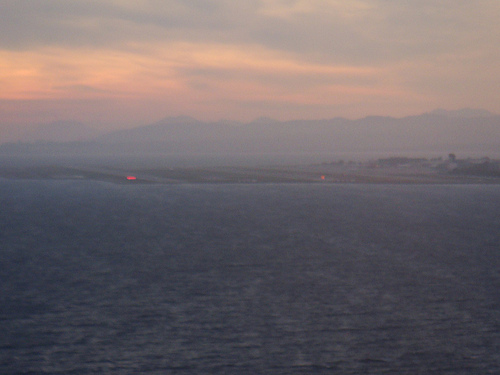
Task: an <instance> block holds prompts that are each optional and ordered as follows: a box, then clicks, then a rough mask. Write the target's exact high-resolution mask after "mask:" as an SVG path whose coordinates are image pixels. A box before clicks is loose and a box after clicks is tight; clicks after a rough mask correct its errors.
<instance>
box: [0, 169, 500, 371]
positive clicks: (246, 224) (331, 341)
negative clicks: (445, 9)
mask: <svg viewBox="0 0 500 375" xmlns="http://www.w3.org/2000/svg"><path fill="white" fill-rule="evenodd" d="M0 373H1V374H450V375H451V374H499V373H500V185H363V184H321V183H318V184H179V185H160V184H156V185H154V184H144V185H141V184H129V185H127V184H112V183H106V182H98V181H88V180H8V179H1V180H0Z"/></svg>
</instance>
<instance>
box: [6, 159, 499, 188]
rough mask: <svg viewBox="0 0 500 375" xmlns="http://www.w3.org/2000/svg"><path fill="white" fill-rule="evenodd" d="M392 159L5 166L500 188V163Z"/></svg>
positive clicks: (227, 179) (132, 177)
mask: <svg viewBox="0 0 500 375" xmlns="http://www.w3.org/2000/svg"><path fill="white" fill-rule="evenodd" d="M467 160H468V161H466V162H465V161H464V162H461V161H460V160H456V159H448V160H444V161H443V160H442V159H436V160H432V161H428V160H426V159H408V158H388V159H379V160H377V161H370V162H363V163H357V162H348V163H344V162H342V161H337V162H325V163H321V164H310V165H293V166H269V167H241V166H234V167H231V166H227V167H220V166H218V167H197V168H195V167H193V168H170V167H157V166H156V167H154V168H149V167H147V166H146V167H135V168H124V167H116V166H95V165H93V166H81V165H79V166H63V165H43V166H9V167H6V166H3V167H2V166H0V177H2V178H9V179H32V180H33V179H51V180H96V181H107V182H112V183H122V184H146V183H150V184H151V183H155V184H184V183H211V184H225V183H363V184H500V163H499V162H498V161H491V160H489V159H488V160H486V159H480V160H470V159H467Z"/></svg>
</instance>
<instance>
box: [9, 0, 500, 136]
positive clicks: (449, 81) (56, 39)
mask: <svg viewBox="0 0 500 375" xmlns="http://www.w3.org/2000/svg"><path fill="white" fill-rule="evenodd" d="M499 20H500V1H498V0H474V1H471V0H418V1H415V0H349V1H346V0H142V1H136V0H0V87H1V90H0V123H4V124H7V123H16V124H25V123H30V122H49V121H56V120H66V119H72V120H78V121H83V122H85V123H87V124H89V125H93V126H103V127H120V126H126V127H130V126H132V125H141V124H146V123H148V122H151V121H156V120H159V119H160V118H162V117H165V116H177V115H190V116H193V117H196V118H198V119H200V120H218V119H223V118H224V119H232V120H243V121H247V120H251V119H253V118H256V117H259V116H269V117H273V118H277V119H280V120H285V119H292V118H305V119H314V118H330V117H336V116H343V117H348V118H360V117H364V116H366V115H370V114H377V115H392V116H405V115H411V114H418V113H421V112H425V111H429V110H432V109H434V108H438V107H441V108H446V109H457V108H461V107H477V108H485V109H488V110H490V111H493V112H498V107H499V104H500V94H499V91H500V90H499V87H500V47H499V46H500V26H499Z"/></svg>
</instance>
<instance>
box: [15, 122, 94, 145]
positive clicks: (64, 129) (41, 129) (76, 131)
mask: <svg viewBox="0 0 500 375" xmlns="http://www.w3.org/2000/svg"><path fill="white" fill-rule="evenodd" d="M99 133H100V132H99V131H97V130H96V129H93V128H91V127H90V126H88V125H85V124H82V123H81V122H76V121H56V122H50V123H44V124H38V125H35V126H34V127H32V128H31V129H29V130H28V131H26V132H25V133H24V134H23V135H22V136H21V137H20V138H21V139H22V140H23V141H25V142H74V141H84V140H91V139H92V138H95V137H97V135H99Z"/></svg>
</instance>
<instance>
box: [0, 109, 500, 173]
mask: <svg viewBox="0 0 500 375" xmlns="http://www.w3.org/2000/svg"><path fill="white" fill-rule="evenodd" d="M21 140H23V141H24V142H17V143H5V144H3V145H0V155H4V156H5V155H7V156H9V155H10V156H16V155H17V156H22V157H26V156H30V155H31V156H58V157H65V156H67V157H82V156H84V157H86V156H92V155H96V156H99V155H100V156H108V157H109V156H112V157H126V158H133V157H172V156H173V155H177V156H178V157H180V158H185V157H189V158H191V160H193V161H194V159H204V158H205V156H207V155H212V156H225V157H228V158H232V157H240V158H241V157H245V158H246V159H247V160H248V161H250V160H254V161H257V159H258V157H259V155H262V156H264V157H267V158H268V160H269V162H271V163H272V162H273V161H274V162H275V161H277V160H279V159H282V160H283V158H284V160H286V161H292V160H294V161H298V162H307V161H313V160H316V161H324V160H332V159H335V158H336V159H345V158H348V159H352V158H354V159H358V160H363V159H364V160H366V159H369V158H376V157H380V156H390V155H406V156H411V155H413V156H421V157H435V156H446V155H448V153H450V152H455V153H458V154H459V156H460V157H468V156H472V157H484V156H489V157H494V158H498V157H500V151H499V150H500V116H499V115H494V114H492V113H490V112H488V111H484V110H472V109H463V110H460V111H445V110H435V111H432V112H431V113H425V114H422V115H419V116H409V117H403V118H393V117H381V116H369V117H366V118H363V119H359V120H348V119H344V118H334V119H325V120H293V121H277V120H273V119H269V118H260V119H257V120H254V121H252V122H248V123H238V122H229V121H217V122H203V121H199V120H196V119H194V118H192V117H186V116H182V117H170V118H165V119H163V120H161V121H158V122H156V123H153V124H149V125H144V126H139V127H135V128H132V129H125V130H116V131H111V132H107V133H101V134H95V132H94V131H92V129H90V128H88V127H86V126H84V125H83V124H79V123H74V122H70V123H65V122H58V123H51V124H43V125H40V126H38V127H34V128H33V130H32V132H27V133H26V134H25V135H24V138H22V139H21ZM193 158H194V159H193ZM230 160H231V159H228V161H225V162H224V163H225V164H227V163H229V161H230ZM198 162H199V160H198ZM198 162H197V163H198ZM232 162H233V163H234V162H235V160H234V159H233V160H232ZM197 163H195V164H197Z"/></svg>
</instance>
